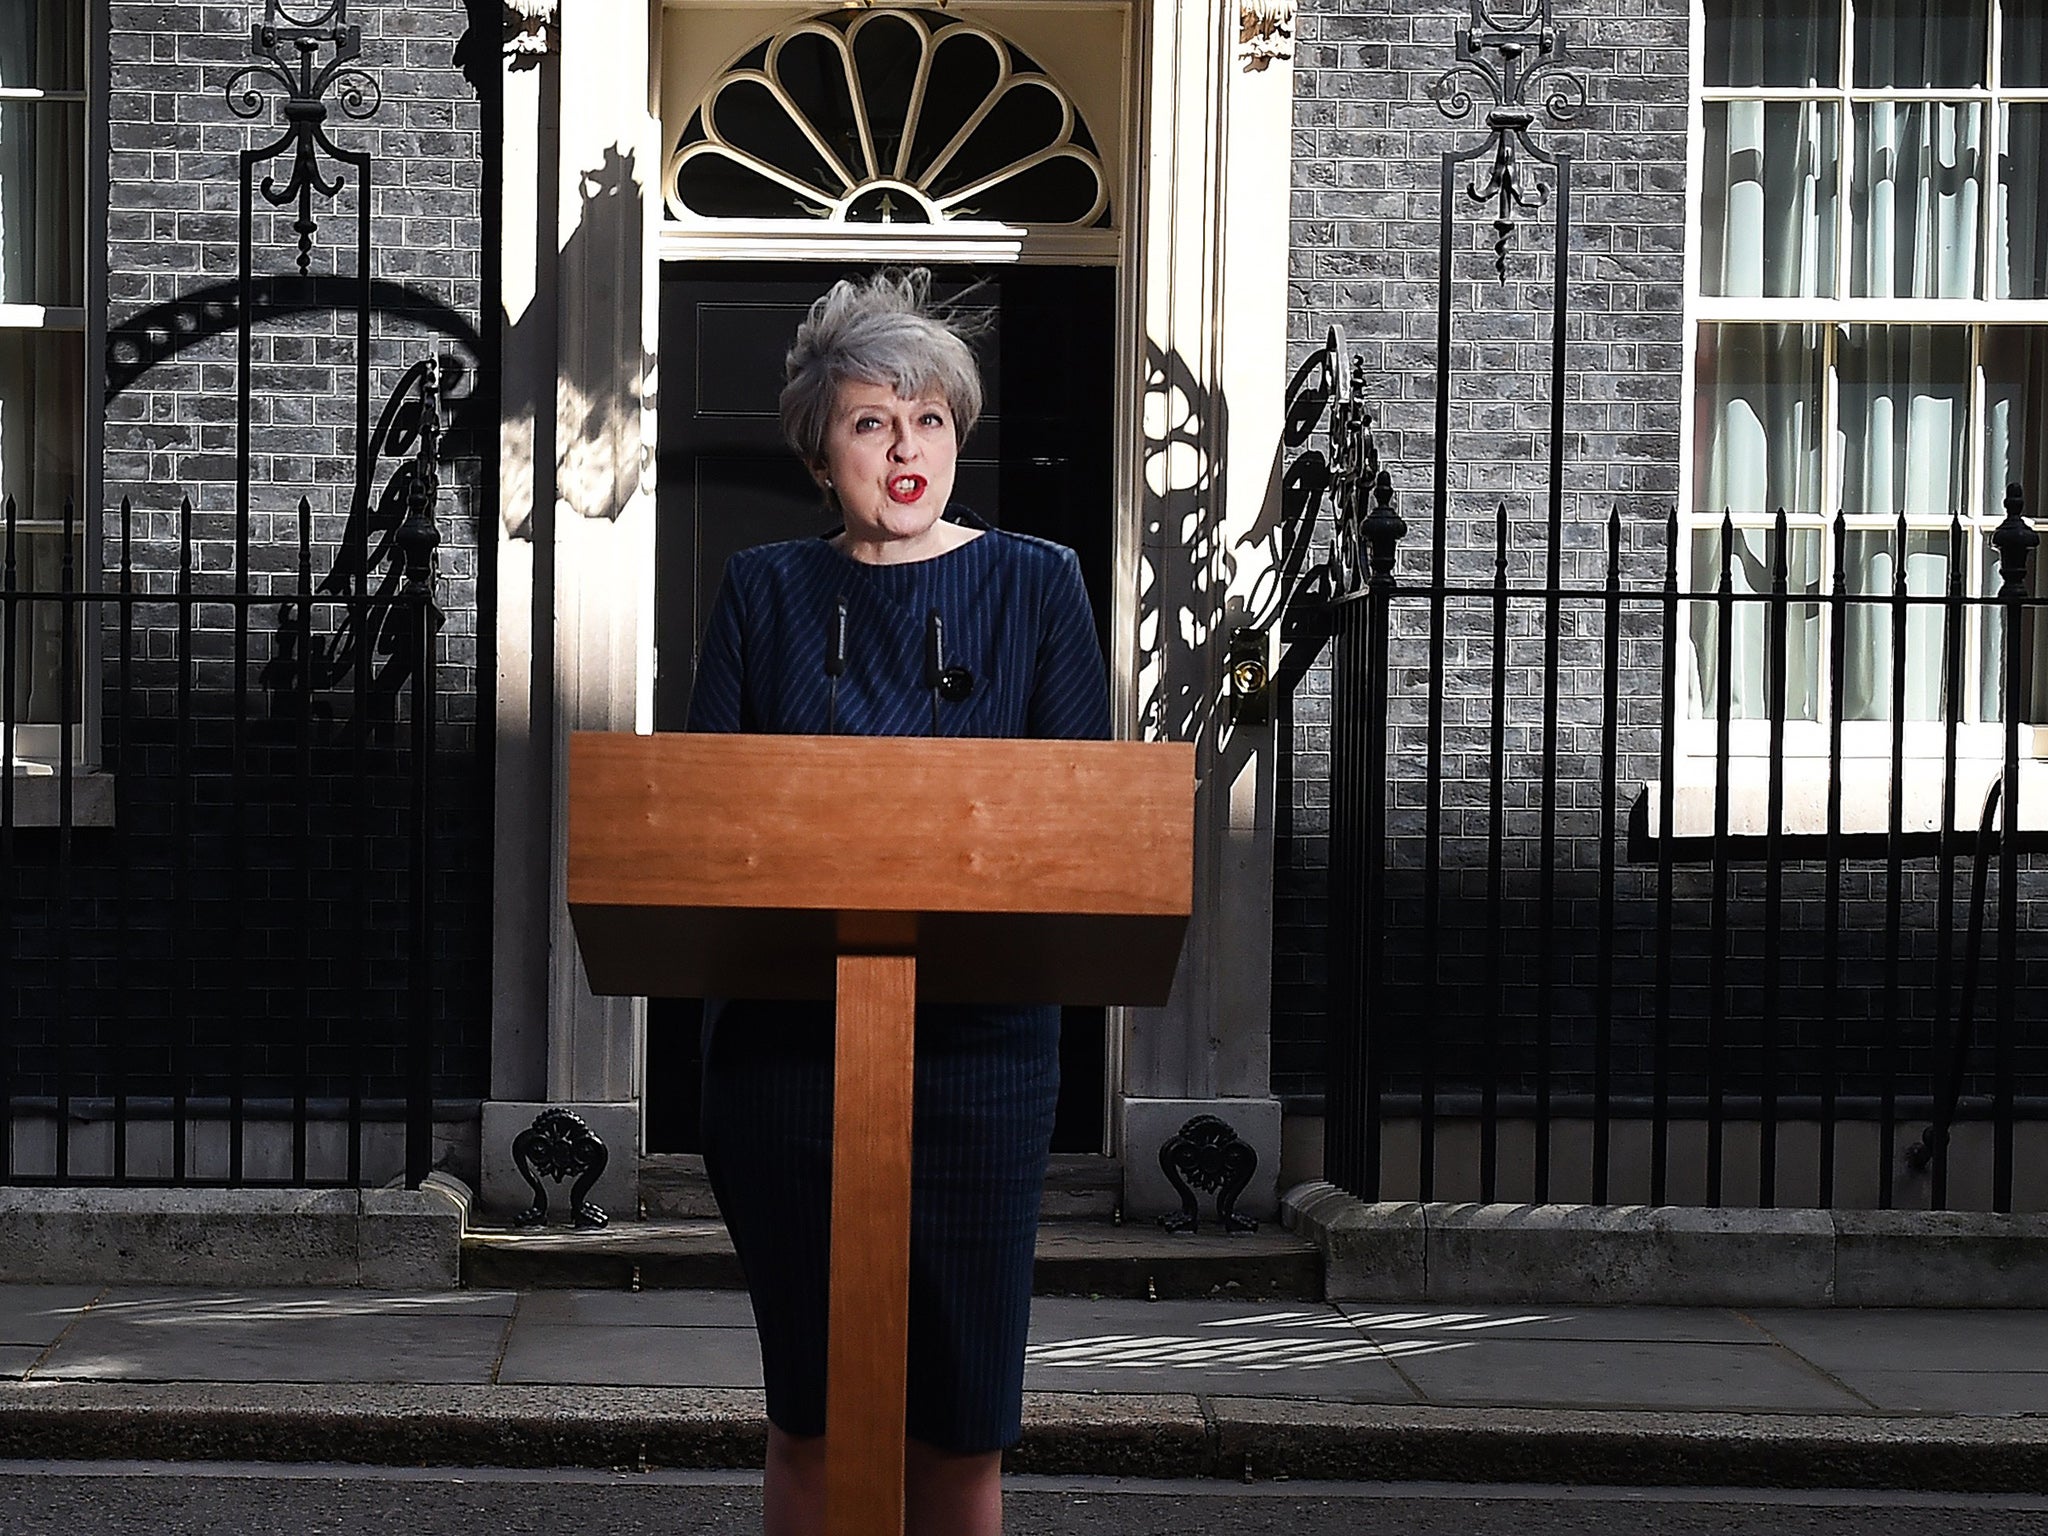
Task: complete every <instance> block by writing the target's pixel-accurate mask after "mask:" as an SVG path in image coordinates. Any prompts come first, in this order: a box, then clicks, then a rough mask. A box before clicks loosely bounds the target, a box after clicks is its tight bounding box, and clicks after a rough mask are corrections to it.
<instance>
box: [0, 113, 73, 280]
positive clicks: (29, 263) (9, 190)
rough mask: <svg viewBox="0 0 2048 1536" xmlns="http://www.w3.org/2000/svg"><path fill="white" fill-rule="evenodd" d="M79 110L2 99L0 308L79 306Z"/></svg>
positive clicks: (0, 135)
mask: <svg viewBox="0 0 2048 1536" xmlns="http://www.w3.org/2000/svg"><path fill="white" fill-rule="evenodd" d="M84 167H85V106H84V104H83V103H82V102H47V101H0V304H56V305H77V304H83V303H84V302H85V208H84V197H83V191H84V185H85V170H84Z"/></svg>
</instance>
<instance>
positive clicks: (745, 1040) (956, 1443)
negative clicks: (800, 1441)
mask: <svg viewBox="0 0 2048 1536" xmlns="http://www.w3.org/2000/svg"><path fill="white" fill-rule="evenodd" d="M707 1012H708V1019H707V1023H706V1026H705V1032H704V1108H703V1145H704V1163H705V1168H706V1171H707V1172H708V1173H709V1175H710V1178H711V1188H712V1192H713V1194H714V1195H715V1196H716V1197H717V1200H718V1208H719V1212H720V1214H721V1215H723V1217H724V1218H725V1224H726V1227H727V1230H728V1231H729V1232H730V1233H731V1234H732V1240H733V1246H734V1248H735V1249H736V1250H737V1252H738V1254H739V1260H740V1267H741V1269H742V1271H743V1272H744V1273H745V1276H746V1283H747V1292H748V1294H749V1296H750V1297H751V1298H752V1300H753V1306H754V1321H755V1326H756V1329H757V1331H758V1332H759V1335H760V1341H761V1368H762V1374H763V1377H764V1379H765V1382H766V1385H767V1391H768V1418H769V1420H770V1422H772V1423H773V1424H775V1425H776V1426H777V1427H778V1428H780V1429H782V1430H784V1431H785V1432H787V1433H789V1434H792V1435H817V1434H822V1433H823V1432H824V1429H825V1352H826V1337H825V1335H826V1318H827V1313H828V1307H829V1294H828V1293H829V1284H828V1278H829V1264H828V1255H829V1242H830V1228H831V1189H832V1181H831V1172H832V1017H831V1008H830V1005H828V1004H813V1003H769V1002H752V1001H741V1000H723V1001H720V1002H715V1003H713V1004H712V1005H711V1007H710V1008H709V1010H707ZM1059 1027H1060V1026H1059V1010H1058V1009H1057V1008H961V1007H936V1006H926V1007H921V1008H920V1009H919V1010H918V1016H917V1057H916V1069H915V1070H916V1080H915V1088H914V1095H915V1096H914V1099H913V1109H912V1132H911V1206H910V1359H909V1401H908V1405H907V1413H906V1429H907V1432H908V1433H909V1434H910V1435H911V1436H912V1437H913V1438H915V1439H918V1440H922V1441H924V1442H925V1443H926V1444H928V1445H933V1446H937V1447H939V1448H940V1449H942V1450H948V1451H956V1452H985V1451H996V1450H1004V1449H1007V1448H1009V1447H1010V1446H1013V1445H1015V1444H1016V1443H1017V1442H1018V1440H1019V1439H1020V1438H1021V1435H1022V1423H1021V1414H1022V1405H1023V1389H1024V1345H1025V1337H1026V1333H1027V1331H1028V1329H1029V1325H1030V1318H1031V1270H1032V1259H1033V1253H1034V1250H1035V1246H1036V1238H1037V1230H1038V1207H1039V1199H1040V1195H1041V1192H1042V1190H1043V1188H1044V1184H1045V1169H1046V1161H1047V1155H1048V1150H1049V1148H1050V1145H1051V1140H1052V1124H1053V1113H1054V1108H1055V1104H1056V1102H1057V1099H1058V1096H1059Z"/></svg>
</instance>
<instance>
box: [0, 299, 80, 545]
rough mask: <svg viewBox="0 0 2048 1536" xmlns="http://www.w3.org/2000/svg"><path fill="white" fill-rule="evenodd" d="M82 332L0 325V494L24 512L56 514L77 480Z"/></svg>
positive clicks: (75, 494) (74, 495)
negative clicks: (5, 328) (6, 328)
mask: <svg viewBox="0 0 2048 1536" xmlns="http://www.w3.org/2000/svg"><path fill="white" fill-rule="evenodd" d="M84 403H85V338H84V337H83V336H82V335H79V334H77V333H75V332H62V331H0V496H12V497H13V498H14V500H15V505H16V506H17V507H19V508H20V513H21V516H22V517H24V518H31V517H34V518H48V519H52V520H54V519H57V518H61V517H62V516H63V515H64V502H65V500H66V498H70V499H71V500H73V501H77V500H78V499H79V497H80V496H81V494H82V489H81V488H82V486H83V484H84V480H83V477H82V474H81V471H82V469H83V466H84V459H85V443H84V439H85V424H84V415H83V407H84Z"/></svg>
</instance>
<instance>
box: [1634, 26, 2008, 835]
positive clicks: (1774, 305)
mask: <svg viewBox="0 0 2048 1536" xmlns="http://www.w3.org/2000/svg"><path fill="white" fill-rule="evenodd" d="M1836 3H1837V4H1838V5H1839V9H1840V15H1841V23H1842V31H1841V37H1840V49H1841V54H1840V60H1839V63H1838V65H1837V69H1838V74H1837V83H1836V84H1835V85H1833V86H1829V87H1815V88H1806V87H1798V88H1787V87H1757V88H1749V87H1727V86H1708V85H1706V84H1705V80H1704V76H1705V52H1706V49H1705V37H1706V10H1707V6H1706V0H1692V6H1691V13H1692V15H1691V27H1692V31H1691V49H1690V58H1691V65H1690V78H1689V81H1688V100H1689V103H1690V110H1689V112H1688V126H1687V149H1686V184H1687V187H1688V193H1687V198H1686V243H1685V278H1684V283H1685V288H1684V293H1685V318H1684V324H1685V333H1684V348H1683V365H1682V366H1683V383H1682V386H1681V388H1682V395H1681V398H1682V399H1683V400H1684V402H1685V408H1684V411H1683V414H1682V416H1681V425H1680V429H1679V434H1680V435H1679V485H1678V491H1677V494H1678V496H1679V497H1680V507H1679V512H1680V517H1679V526H1680V534H1679V541H1678V543H1679V547H1678V551H1677V558H1678V562H1679V573H1680V574H1679V583H1680V587H1681V590H1685V591H1693V590H1698V591H1711V590H1712V589H1713V588H1714V586H1715V584H1716V582H1717V581H1718V577H1719V573H1718V571H1715V570H1709V571H1697V570H1695V569H1694V568H1693V558H1692V543H1693V535H1694V534H1695V533H1696V532H1697V531H1700V530H1702V529H1704V528H1708V527H1715V528H1718V527H1719V524H1720V515H1719V513H1718V512H1712V511H1709V510H1708V509H1697V510H1696V509H1695V508H1694V506H1693V500H1694V489H1693V487H1694V474H1695V470H1696V469H1697V467H1698V462H1697V461H1698V456H1699V445H1698V443H1697V442H1696V437H1695V434H1696V430H1697V427H1696V411H1695V407H1696V405H1697V390H1698V385H1699V369H1698V352H1699V344H1700V336H1701V332H1702V330H1703V329H1704V328H1705V327H1706V326H1708V325H1715V324H1724V323H1749V324H1780V325H1810V326H1814V327H1816V328H1818V329H1819V331H1820V333H1821V337H1822V347H1823V352H1824V357H1823V365H1822V378H1823V383H1822V401H1821V404H1822V421H1821V424H1820V431H1821V434H1822V454H1821V460H1822V467H1821V475H1822V485H1821V493H1820V506H1821V508H1822V512H1821V515H1820V520H1819V521H1818V522H1816V521H1815V520H1814V518H1812V517H1811V516H1808V517H1803V518H1802V517H1795V518H1793V519H1792V520H1791V525H1790V526H1791V527H1792V528H1793V529H1794V530H1813V531H1816V532H1817V534H1818V537H1819V539H1820V545H1821V549H1820V562H1819V570H1820V587H1819V591H1818V593H1817V594H1816V595H1815V597H1814V598H1813V599H1811V601H1812V603H1814V604H1816V605H1818V606H1819V608H1820V610H1821V615H1820V624H1821V642H1820V645H1819V647H1818V650H1817V657H1818V661H1817V665H1818V667H1819V673H1820V675H1819V677H1818V679H1817V691H1818V695H1819V700H1820V703H1819V708H1818V714H1819V718H1818V719H1816V720H1787V721H1786V722H1785V724H1784V743H1785V752H1786V755H1787V757H1788V758H1791V759H1795V760H1805V759H1815V760H1818V762H1817V763H1816V764H1814V765H1813V766H1812V767H1808V768H1803V769H1802V768H1801V767H1800V765H1798V764H1795V770H1794V771H1795V774H1801V773H1803V775H1804V776H1805V777H1808V778H1810V777H1813V776H1814V775H1815V772H1816V770H1817V772H1818V773H1819V774H1820V775H1822V776H1824V775H1825V771H1826V758H1827V755H1828V752H1829V722H1830V711H1832V710H1833V708H1834V707H1835V701H1834V700H1833V699H1831V698H1830V697H1829V696H1828V687H1829V678H1828V669H1827V665H1826V657H1827V647H1828V626H1829V625H1830V624H1831V622H1832V619H1831V616H1830V614H1829V612H1828V601H1829V598H1828V593H1829V586H1830V582H1831V580H1832V573H1833V563H1834V549H1833V532H1834V526H1833V519H1834V517H1835V515H1836V514H1837V512H1838V511H1839V508H1840V505H1841V497H1842V485H1843V477H1844V469H1845V466H1844V463H1843V447H1842V440H1841V436H1840V433H1839V431H1838V426H1839V417H1838V412H1839V407H1840V401H1841V387H1840V381H1839V376H1838V373H1837V365H1838V359H1839V353H1840V350H1841V347H1840V343H1841V338H1842V335H1843V330H1842V328H1843V327H1846V326H1851V325H1894V326H1896V325H1918V326H1934V325H1940V326H1955V327H1958V328H1963V327H1967V329H1968V334H1969V337H1970V385H1969V396H1968V405H1967V410H1968V423H1969V426H1968V432H1969V436H1968V440H1967V442H1966V445H1965V452H1966V454H1967V467H1966V469H1965V471H1964V473H1965V476H1966V482H1965V483H1966V486H1967V488H1968V495H1969V498H1970V499H1969V505H1968V507H1967V508H1966V510H1965V516H1964V519H1963V527H1964V531H1965V549H1966V554H1967V558H1968V560H1969V564H1968V566H1967V568H1966V570H1965V574H1964V586H1963V590H1964V592H1965V594H1972V593H1976V592H1979V591H1982V590H1984V588H1983V587H1982V586H1981V582H1982V580H1983V572H1984V569H1985V562H1986V561H1988V560H1992V559H1994V558H1995V557H1994V556H1992V555H1991V554H1990V553H1989V545H1988V540H1987V539H1986V537H1985V536H1986V535H1988V534H1989V532H1990V531H1991V530H1992V529H1993V528H1995V527H1997V525H1998V524H1999V522H2000V521H2001V520H2002V519H2003V516H2004V513H2003V508H2002V505H2000V499H2001V495H2002V488H2000V489H1999V490H1998V491H1996V492H1987V491H1986V490H1985V488H1984V486H1983V480H1984V470H1985V463H1984V460H1985V441H1986V438H1985V433H1984V430H1983V425H1982V423H1983V412H1984V405H1985V400H1986V381H1985V374H1984V367H1983V353H1984V342H1985V339H1986V337H1987V336H1988V335H1989V334H1990V332H1991V330H1992V328H1993V327H1998V326H2009V325H2026V326H2034V327H2040V328H2044V329H2048V299H1992V298H1974V299H1891V298H1853V297H1849V296H1848V295H1849V289H1850V275H1851V261H1852V258H1853V250H1854V240H1853V231H1854V213H1853V208H1852V204H1853V198H1854V180H1855V164H1854V155H1855V127H1854V116H1853V111H1854V106H1855V105H1856V104H1858V103H1864V102H1882V101H1901V100H1905V101H1912V100H1921V101H1942V102H1959V101H1967V102H1977V103H1979V104H1981V106H1982V109H1983V112H1984V114H1985V123H1984V129H1983V143H1984V146H1985V151H1984V159H1983V164H1984V166H1985V173H1984V182H1983V191H1982V195H1981V197H1980V206H1979V210H1978V218H1979V220H1980V231H1981V234H1982V236H1983V238H1981V239H1980V240H1979V252H1978V263H1977V265H1978V270H1977V284H1978V292H1979V293H1981V294H1989V293H1991V292H1993V291H1994V276H1995V272H1994V263H1995V260H1996V252H1995V249H1994V241H1993V240H1992V239H1991V233H1992V231H1993V230H1994V229H1995V219H1996V200H1997V199H1996V194H1997V175H1996V171H1997V165H1998V155H1999V150H2000V145H2001V140H2002V132H2003V123H2002V121H2001V108H2002V107H2004V106H2007V105H2014V104H2020V105H2024V104H2029V103H2035V104H2048V87H2044V88H2025V89H2014V90H2006V89H2004V88H2003V86H2002V82H2001V81H2000V80H1999V77H1998V69H1999V67H2000V63H2001V58H2002V50H2003V37H2002V22H2003V7H2004V0H1979V3H1980V4H1983V5H1985V6H1986V7H1987V8H1988V9H1989V11H1990V17H1989V24H1988V25H1987V28H1986V47H1987V49H1988V50H1989V53H1988V60H1987V71H1986V76H1985V78H1986V81H1987V82H1989V83H1987V84H1985V85H1982V86H1975V87H1967V88H1965V87H1956V88H1942V89H1933V90H1884V89H1871V88H1858V87H1856V86H1854V85H1853V83H1852V82H1853V80H1854V73H1853V67H1854V58H1853V54H1854V46H1855V11H1856V0H1836ZM1717 101H1785V102H1812V101H1820V102H1829V103H1834V104H1835V105H1836V111H1837V114H1838V117H1839V122H1838V125H1837V128H1836V133H1837V143H1838V145H1839V146H1840V148H1841V155H1840V159H1839V160H1838V162H1837V168H1836V178H1837V192H1836V197H1837V200H1838V212H1837V215H1836V217H1837V221H1838V222H1837V237H1836V242H1835V252H1834V258H1835V284H1834V293H1835V297H1832V298H1811V299H1808V298H1796V299H1787V298H1724V297H1715V296H1708V295H1705V294H1703V293H1702V291H1701V289H1702V283H1701V273H1702V267H1703V260H1704V251H1703V247H1704V243H1705V221H1704V218H1703V213H1704V206H1703V205H1704V198H1705V188H1706V180H1707V169H1708V167H1707V164H1706V143H1707V131H1706V130H1707V111H1706V109H1707V107H1708V105H1709V104H1711V103H1714V102H1717ZM2026 490H2027V493H2028V495H2029V496H2030V497H2033V498H2043V497H2048V486H2031V485H2030V486H2028V487H2026ZM2028 510H2029V515H2030V517H2031V518H2033V519H2034V520H2035V521H2037V522H2038V521H2039V520H2040V518H2041V517H2042V515H2043V511H2044V509H2043V508H2042V507H2041V506H2038V505H2037V506H2030V507H2029V509H2028ZM1735 524H1736V528H1737V530H1738V531H1749V532H1752V533H1754V532H1755V531H1756V530H1759V529H1760V530H1762V531H1763V532H1764V534H1765V536H1766V541H1768V536H1769V531H1770V529H1771V528H1772V526H1773V520H1772V519H1771V518H1769V517H1768V516H1766V517H1762V518H1759V517H1757V516H1755V515H1753V514H1752V515H1749V516H1745V515H1743V514H1742V513H1741V512H1738V513H1737V515H1736V519H1735ZM1891 526H1893V522H1892V520H1890V519H1885V518H1870V519H1868V520H1865V519H1862V518H1860V517H1859V518H1858V519H1856V520H1854V521H1852V522H1851V523H1850V528H1851V530H1852V531H1854V530H1855V529H1857V528H1859V527H1870V528H1873V529H1876V528H1887V529H1888V528H1890V527H1891ZM1935 527H1936V525H1935V524H1934V523H1933V522H1932V521H1923V520H1921V519H1918V518H1915V519H1912V520H1911V521H1910V522H1909V528H1910V529H1911V530H1912V531H1913V532H1916V533H1918V532H1926V531H1933V530H1934V529H1935ZM1939 528H1940V532H1941V535H1942V537H1943V538H1944V539H1946V537H1947V534H1948V525H1947V523H1946V522H1942V523H1941V524H1940V525H1939ZM1766 548H1767V549H1768V548H1769V545H1768V542H1766ZM1994 569H1995V567H1994ZM1795 600H1796V599H1795ZM1742 606H1757V605H1756V604H1755V601H1754V600H1753V599H1752V600H1748V601H1747V602H1746V603H1745V604H1743V605H1742ZM1980 611H1981V610H1978V609H1975V608H1971V609H1968V610H1966V613H1965V619H1964V624H1963V629H1964V640H1965V645H1966V646H1967V657H1966V662H1965V668H1964V679H1965V681H1964V690H1963V691H1964V698H1965V699H1966V700H1967V701H1970V702H1969V704H1968V705H1967V708H1968V710H1969V713H1970V714H1974V712H1975V708H1976V706H1975V702H1974V701H1975V700H1976V698H1977V697H1978V695H1977V681H1978V677H1979V666H1980V662H1981V650H1982V647H1981V629H1980V626H1979V624H1978V622H1977V618H1976V615H1977V614H1978V613H1979V612H1980ZM1689 633H1690V623H1689V621H1688V619H1687V616H1686V614H1685V612H1684V611H1683V610H1681V614H1680V629H1679V633H1678V634H1677V635H1674V636H1673V637H1671V643H1673V644H1681V645H1683V644H1685V643H1686V637H1687V636H1688V635H1689ZM1691 662H1692V658H1691V655H1690V649H1689V647H1688V648H1687V651H1686V652H1685V653H1684V654H1682V655H1681V657H1680V661H1679V688H1680V692H1681V695H1682V697H1681V699H1680V702H1679V720H1678V722H1677V729H1678V742H1677V749H1678V753H1679V755H1680V756H1681V757H1682V758H1686V759H1693V760H1698V759H1701V758H1705V759H1708V760H1709V762H1708V768H1707V773H1706V781H1708V782H1711V777H1712V770H1711V761H1712V760H1713V759H1714V758H1715V757H1716V755H1717V747H1718V738H1719V730H1720V725H1719V721H1718V720H1717V718H1716V716H1715V713H1714V710H1713V705H1712V701H1711V700H1709V701H1704V703H1703V706H1702V707H1699V708H1694V707H1693V706H1692V703H1691V701H1690V698H1689V695H1690V691H1691V690H1690V689H1689V687H1688V678H1689V677H1690V676H1691V675H1692V673H1691ZM1770 732H1771V727H1770V723H1769V722H1768V721H1766V720H1749V719H1738V720H1733V721H1730V722H1729V730H1728V736H1729V746H1730V753H1731V756H1732V757H1735V758H1758V757H1764V756H1767V755H1768V754H1769V752H1770ZM1894 734H1895V733H1894V729H1893V724H1892V722H1890V721H1885V720H1878V721H1860V720H1856V721H1844V722H1843V726H1842V753H1843V758H1844V760H1845V763H1847V762H1849V761H1850V760H1856V761H1857V766H1855V767H1852V768H1848V769H1846V770H1845V776H1849V775H1867V774H1868V773H1869V772H1870V771H1871V770H1872V767H1873V766H1874V765H1873V764H1872V762H1871V760H1873V759H1876V760H1883V761H1888V760H1889V758H1890V756H1891V754H1892V747H1893V737H1894ZM1903 735H1904V743H1905V745H1904V750H1905V755H1906V757H1907V759H1908V760H1909V762H1915V761H1917V762H1925V761H1926V760H1927V759H1928V758H1934V759H1936V760H1937V761H1938V760H1939V759H1940V758H1941V756H1942V755H1943V753H1944V751H1945V749H1946V727H1945V724H1944V723H1943V722H1942V721H1938V720H1935V721H1907V722H1906V723H1905V729H1904V732H1903ZM2020 751H2021V752H2022V754H2023V755H2027V756H2031V757H2036V758H2048V727H2044V726H2029V725H2027V724H2025V723H2024V722H2023V723H2022V727H2021V731H2020ZM1957 752H1958V755H1959V758H1960V759H1963V760H1967V761H1981V760H1983V759H1987V758H1998V757H2002V755H2003V752H2004V737H2003V727H2002V726H2001V725H1999V724H1998V723H1996V722H1990V721H1980V720H1975V719H1971V718H1969V717H1968V715H1966V717H1965V719H1964V721H1963V722H1962V724H1961V725H1960V726H1959V728H1958V731H1957ZM1682 777H1683V775H1682ZM1692 777H1694V778H1695V779H1698V778H1699V777H1700V775H1699V773H1698V771H1697V770H1694V771H1693V773H1692ZM1909 777H1911V775H1909ZM1959 777H1961V775H1960V774H1959ZM1975 814H1976V810H1975V808H1974V807H1962V806H1960V805H1959V808H1958V816H1959V817H1963V816H1965V815H1967V817H1968V818H1969V819H1970V820H1971V821H1972V822H1974V818H1975ZM2027 819H2028V821H2029V822H2030V823H2031V822H2032V820H2033V819H2034V816H2033V812H2032V811H2031V810H2030V811H2029V812H2028V815H2027Z"/></svg>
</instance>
